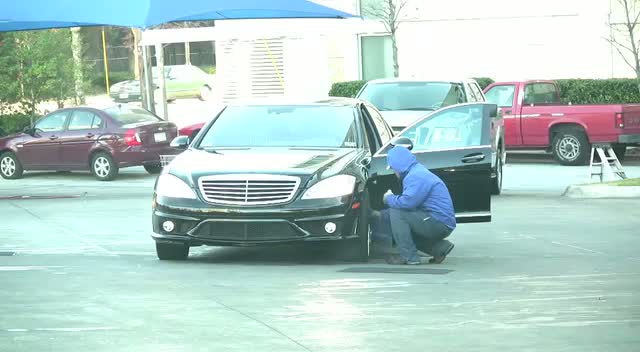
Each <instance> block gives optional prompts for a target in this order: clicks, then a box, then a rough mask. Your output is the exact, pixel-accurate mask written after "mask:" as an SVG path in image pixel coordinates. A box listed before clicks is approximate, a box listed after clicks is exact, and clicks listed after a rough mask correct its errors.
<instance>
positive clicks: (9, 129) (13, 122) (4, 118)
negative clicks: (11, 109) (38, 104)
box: [0, 114, 37, 137]
mask: <svg viewBox="0 0 640 352" xmlns="http://www.w3.org/2000/svg"><path fill="white" fill-rule="evenodd" d="M33 119H34V120H35V119H37V117H34V118H33ZM30 125H31V116H30V115H28V114H11V115H0V137H4V136H7V135H10V134H13V133H17V132H21V131H22V130H24V128H25V127H28V126H30Z"/></svg>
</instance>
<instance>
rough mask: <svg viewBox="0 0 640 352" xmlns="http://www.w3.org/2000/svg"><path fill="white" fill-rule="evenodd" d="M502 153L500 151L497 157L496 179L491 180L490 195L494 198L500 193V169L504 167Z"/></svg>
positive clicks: (501, 174)
mask: <svg viewBox="0 0 640 352" xmlns="http://www.w3.org/2000/svg"><path fill="white" fill-rule="evenodd" d="M502 153H503V152H502V151H500V152H499V153H498V156H497V160H496V170H495V174H496V177H492V178H491V194H493V195H496V196H497V195H500V193H502V177H503V173H502V171H503V170H502V168H503V166H504V164H503V157H502Z"/></svg>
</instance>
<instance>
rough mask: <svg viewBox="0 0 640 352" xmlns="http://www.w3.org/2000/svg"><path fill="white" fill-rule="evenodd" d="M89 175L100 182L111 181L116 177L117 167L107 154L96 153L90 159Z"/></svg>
mask: <svg viewBox="0 0 640 352" xmlns="http://www.w3.org/2000/svg"><path fill="white" fill-rule="evenodd" d="M91 173H93V175H94V176H95V177H96V178H97V179H98V180H100V181H111V180H114V179H115V178H116V177H117V176H118V165H116V163H115V162H114V161H113V158H112V157H111V155H109V154H108V153H105V152H98V153H96V154H94V155H93V157H92V158H91Z"/></svg>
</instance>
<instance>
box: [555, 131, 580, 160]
mask: <svg viewBox="0 0 640 352" xmlns="http://www.w3.org/2000/svg"><path fill="white" fill-rule="evenodd" d="M558 152H559V154H560V156H562V157H563V158H564V159H566V160H574V159H576V158H577V157H578V154H579V153H580V141H578V139H577V138H576V137H574V136H565V137H563V138H562V139H561V140H560V143H559V144H558Z"/></svg>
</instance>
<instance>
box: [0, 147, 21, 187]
mask: <svg viewBox="0 0 640 352" xmlns="http://www.w3.org/2000/svg"><path fill="white" fill-rule="evenodd" d="M23 172H24V170H23V169H22V164H21V163H20V160H18V157H17V156H16V155H15V154H14V153H12V152H6V153H4V154H0V175H2V178H5V179H7V180H17V179H19V178H21V177H22V174H23Z"/></svg>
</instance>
